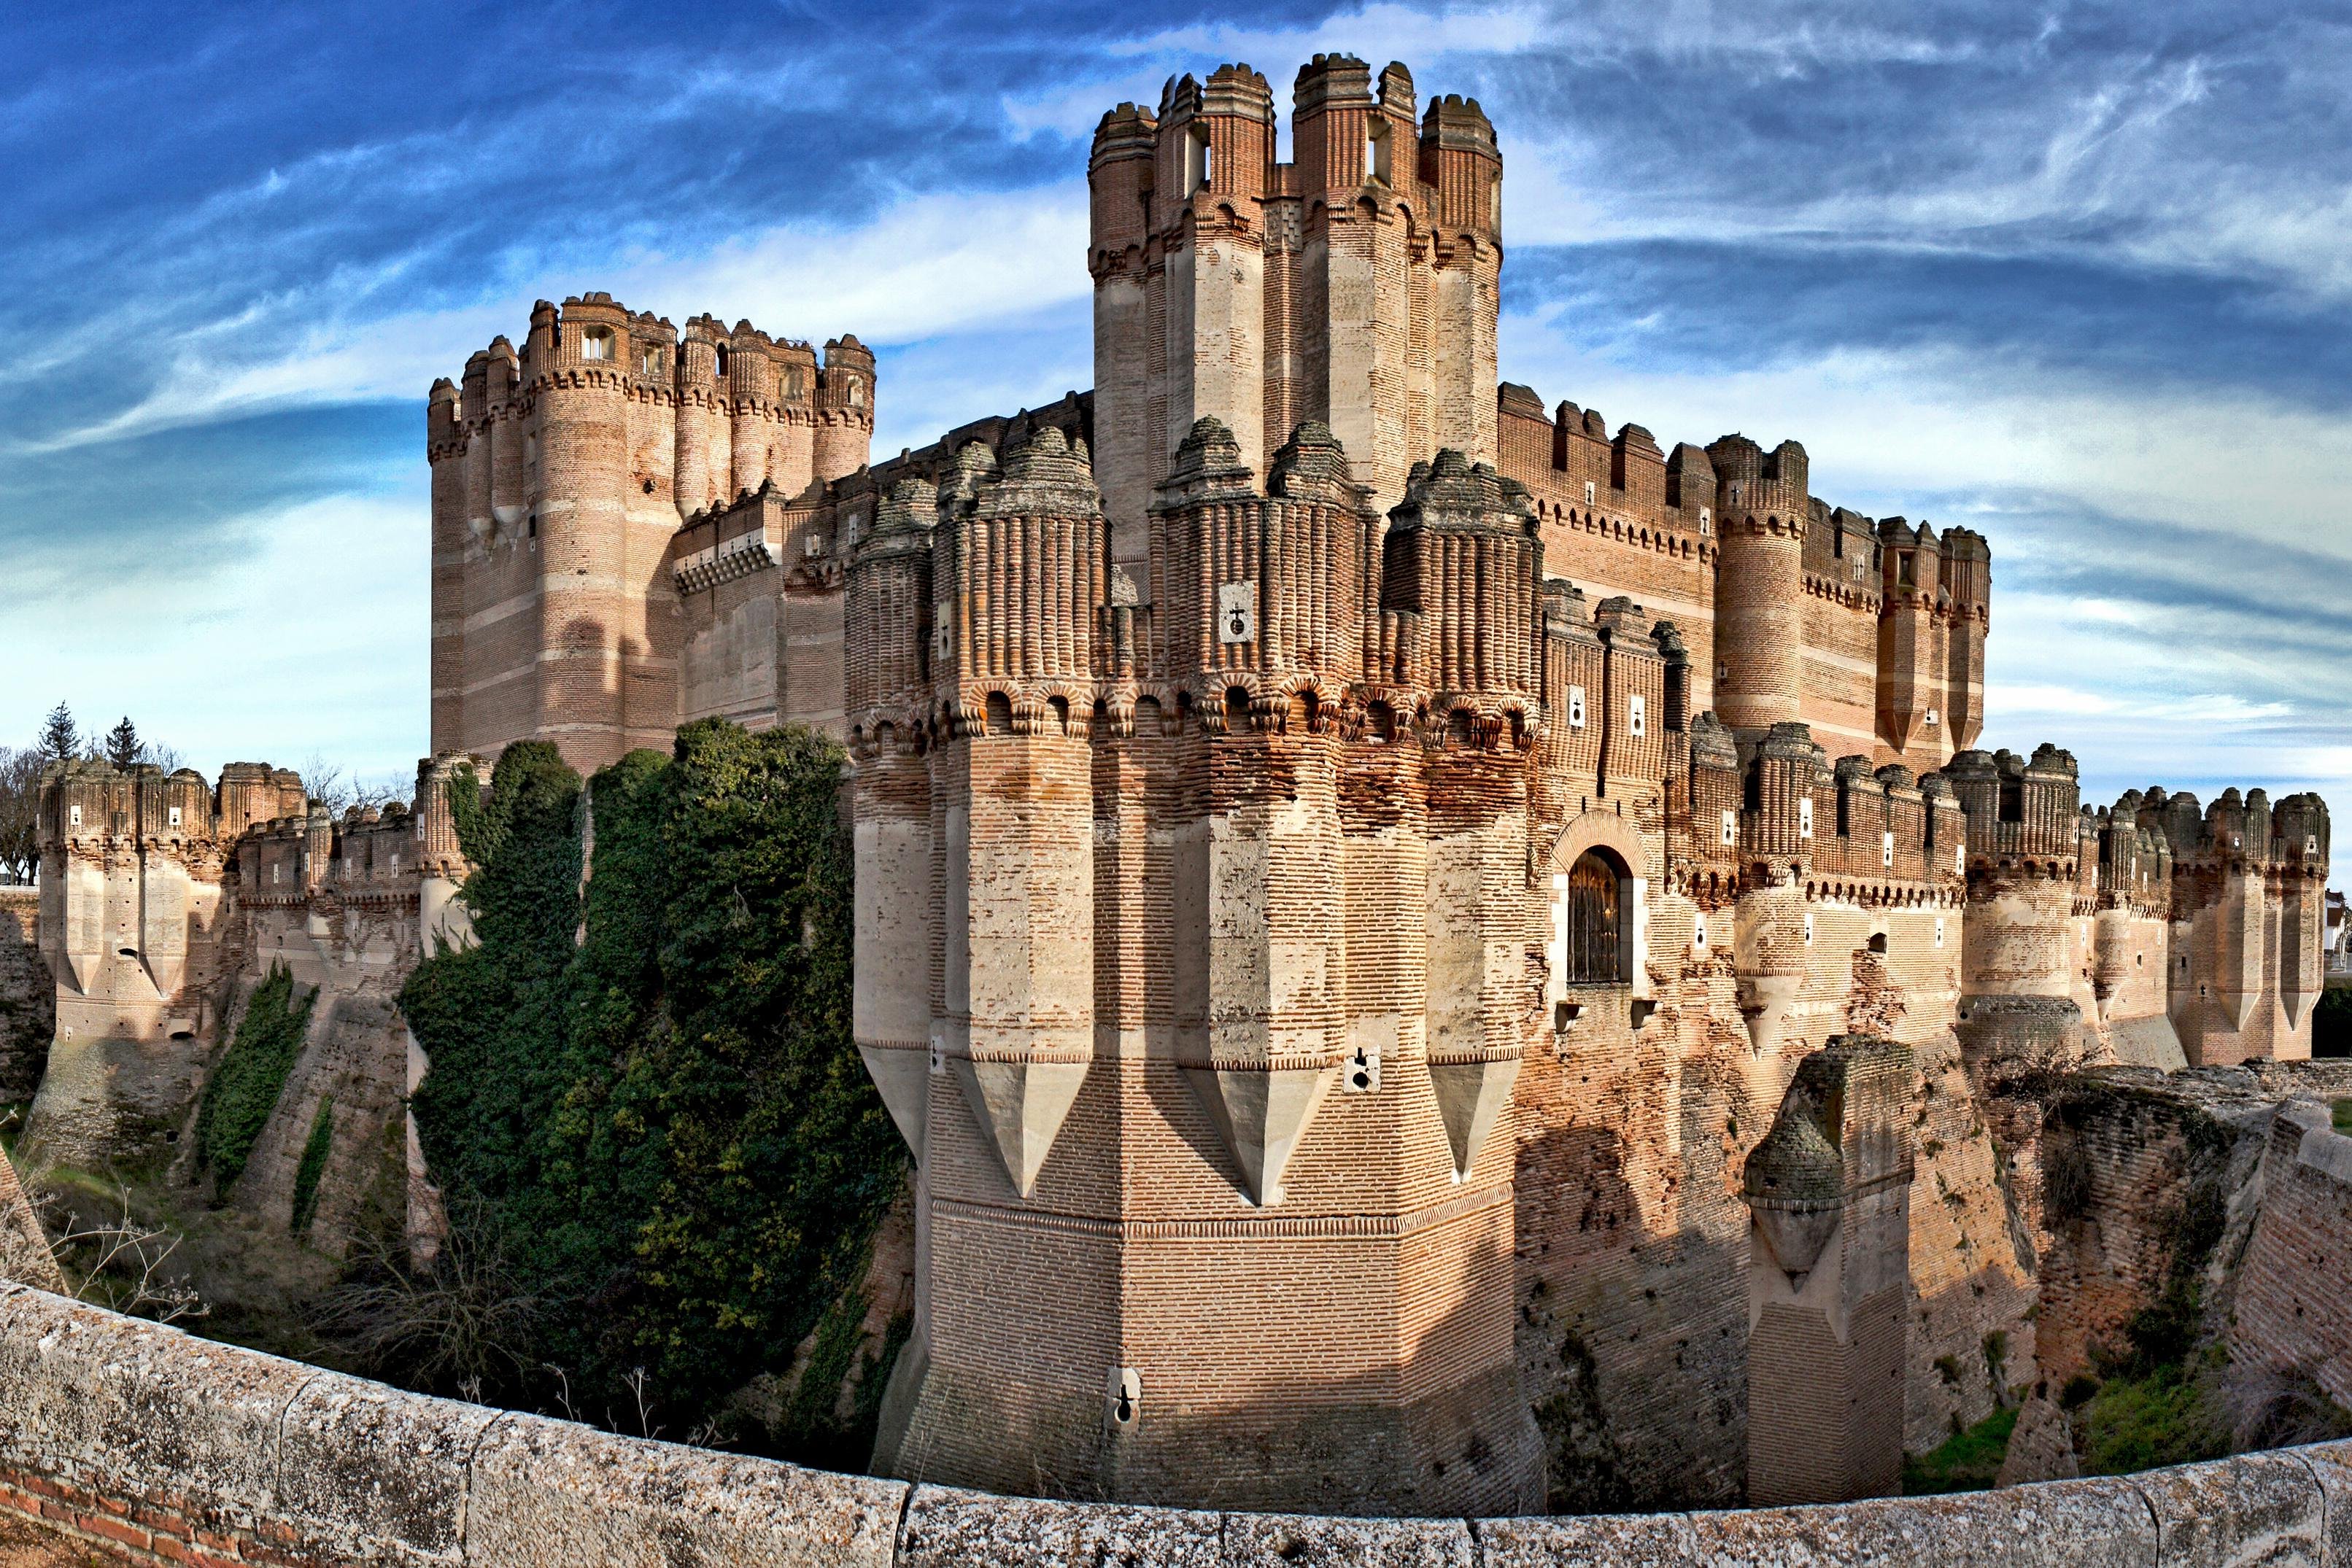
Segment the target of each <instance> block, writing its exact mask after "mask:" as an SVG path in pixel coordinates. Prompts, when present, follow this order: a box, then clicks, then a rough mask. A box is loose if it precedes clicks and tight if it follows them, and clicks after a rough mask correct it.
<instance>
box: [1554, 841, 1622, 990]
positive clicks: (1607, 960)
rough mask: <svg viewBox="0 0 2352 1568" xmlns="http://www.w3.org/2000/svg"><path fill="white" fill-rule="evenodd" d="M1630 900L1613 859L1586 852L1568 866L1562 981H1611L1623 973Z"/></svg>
mask: <svg viewBox="0 0 2352 1568" xmlns="http://www.w3.org/2000/svg"><path fill="white" fill-rule="evenodd" d="M1632 902H1633V901H1632V900H1631V899H1630V898H1628V897H1627V896H1626V894H1625V886H1624V879H1623V876H1622V872H1621V869H1620V868H1619V866H1618V865H1617V863H1616V862H1615V861H1613V860H1612V859H1611V858H1610V856H1609V855H1608V854H1607V853H1605V852H1602V851H1601V850H1587V851H1585V852H1583V853H1582V854H1580V855H1579V856H1577V857H1576V863H1575V864H1574V865H1572V866H1570V867H1569V869H1568V912H1567V938H1568V940H1567V952H1566V953H1565V955H1564V956H1563V960H1562V961H1563V966H1564V967H1563V969H1562V972H1561V976H1560V977H1561V979H1563V980H1564V981H1566V982H1567V983H1568V984H1570V985H1572V986H1575V985H1613V984H1615V983H1616V982H1617V981H1619V980H1622V979H1623V978H1624V977H1625V973H1626V967H1627V966H1626V962H1625V925H1626V921H1625V918H1624V915H1625V913H1626V911H1627V909H1628V907H1629V906H1630V905H1631V904H1632Z"/></svg>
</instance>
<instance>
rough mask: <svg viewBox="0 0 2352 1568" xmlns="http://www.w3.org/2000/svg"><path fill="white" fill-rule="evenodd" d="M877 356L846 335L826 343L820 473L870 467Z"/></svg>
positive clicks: (819, 402) (819, 394)
mask: <svg viewBox="0 0 2352 1568" xmlns="http://www.w3.org/2000/svg"><path fill="white" fill-rule="evenodd" d="M874 395H875V387H874V355H873V352H872V351H871V350H868V349H867V348H866V345H865V344H863V343H861V342H859V341H858V340H856V338H855V337H852V336H848V335H846V334H845V335H844V336H842V337H840V338H837V339H835V340H834V341H832V342H830V343H827V344H826V345H825V346H824V374H823V375H822V376H821V377H819V378H818V381H817V388H816V411H815V412H816V443H815V458H814V460H815V463H816V476H817V477H818V478H820V479H824V480H834V479H843V478H846V477H848V476H850V475H852V474H855V473H856V472H857V471H858V470H859V469H860V468H863V467H865V466H866V460H867V458H868V456H869V455H870V454H871V452H872V450H873V445H874Z"/></svg>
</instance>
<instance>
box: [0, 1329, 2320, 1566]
mask: <svg viewBox="0 0 2352 1568" xmlns="http://www.w3.org/2000/svg"><path fill="white" fill-rule="evenodd" d="M0 1414H4V1415H5V1418H0V1511H7V1512H15V1513H17V1514H21V1515H24V1516H26V1517H27V1518H31V1519H36V1520H38V1521H42V1522H43V1523H44V1524H46V1525H47V1527H48V1528H50V1529H52V1530H55V1531H62V1532H65V1533H68V1534H70V1535H74V1536H77V1537H79V1538H81V1539H83V1540H85V1541H87V1542H89V1543H90V1544H91V1545H92V1546H93V1547H96V1548H99V1549H100V1550H101V1551H104V1552H109V1553H110V1554H112V1555H114V1556H117V1557H119V1558H127V1559H130V1560H132V1561H138V1562H156V1563H208V1564H227V1563H250V1562H266V1563H279V1564H288V1565H293V1564H312V1563H319V1564H324V1563H416V1564H424V1563H467V1564H485V1565H491V1564H495V1565H497V1568H556V1565H558V1564H561V1565H562V1568H602V1565H606V1564H610V1565H614V1568H620V1565H624V1564H626V1565H629V1568H636V1565H639V1564H646V1563H662V1564H665V1565H666V1568H704V1565H708V1568H719V1565H721V1564H735V1563H759V1564H762V1565H776V1568H800V1565H803V1564H807V1565H812V1568H814V1565H816V1564H824V1565H827V1568H832V1565H836V1564H837V1565H843V1568H858V1565H866V1564H870V1565H873V1568H885V1565H904V1568H949V1565H950V1564H952V1565H957V1568H985V1565H991V1564H1003V1565H1005V1568H1013V1565H1016V1564H1017V1565H1027V1564H1041V1565H1043V1564H1052V1565H1055V1568H1107V1565H1112V1564H1116V1565H1118V1568H1212V1565H1215V1568H1238V1565H1240V1564H1255V1563H1263V1564H1267V1565H1269V1568H1271V1565H1276V1564H1292V1565H1297V1564H1307V1565H1310V1568H1311V1565H1314V1564H1335V1565H1337V1564H1346V1565H1349V1568H1374V1565H1381V1568H1387V1565H1394V1568H1454V1565H1456V1564H1459V1565H1463V1568H1537V1565H1539V1564H1541V1565H1567V1564H1579V1565H1581V1564H1594V1565H1599V1564H1604V1563H1606V1564H1615V1563H1624V1564H1631V1565H1635V1568H1639V1565H1643V1564H1653V1563H1708V1564H1712V1565H1717V1568H1733V1565H1737V1564H1767V1563H1771V1564H1790V1565H1800V1564H1801V1565H1804V1568H1839V1565H1843V1564H1856V1565H1860V1564H1865V1563H1866V1564H1871V1565H1873V1568H1900V1565H1904V1564H1913V1563H1916V1564H1920V1565H1922V1568H1926V1565H1928V1564H1934V1565H1936V1568H1957V1565H1969V1564H1979V1563H1982V1564H1992V1563H2003V1564H2009V1563H2021V1564H2044V1563H2046V1564H2052V1565H2060V1564H2063V1565H2064V1568H2097V1565H2101V1564H2106V1563H2142V1564H2158V1563H2162V1564H2197V1565H2200V1568H2203V1565H2208V1564H2210V1565H2216V1568H2218V1565H2221V1564H2236V1563H2265V1564H2287V1563H2311V1564H2328V1563H2344V1564H2352V1442H2347V1443H2333V1444H2323V1445H2319V1446H2315V1447H2312V1448H2293V1449H2281V1450H2277V1451H2274V1452H2270V1453H2261V1454H2249V1455H2245V1456H2242V1457H2241V1458H2233V1459H2222V1460H2217V1461H2214V1462H2212V1463H2210V1464H2202V1465H2189V1466H2184V1467H2181V1468H2179V1469H2168V1470H2153V1471H2149V1472H2147V1473H2146V1474H2142V1475H2137V1476H2128V1477H2121V1478H2115V1479H2095V1480H2081V1481H2057V1482H2052V1483H2049V1484H2046V1485H2041V1486H2026V1487H2016V1488H2011V1489H2010V1490H2003V1491H1992V1492H1969V1493H1962V1494H1958V1495H1956V1496H1951V1497H1938V1498H1888V1499H1883V1500H1874V1501H1869V1502H1857V1503H1847V1504H1842V1505H1837V1506H1831V1507H1819V1508H1788V1509H1759V1510H1752V1511H1737V1512H1714V1513H1687V1514H1677V1513H1667V1514H1640V1515H1617V1516H1602V1517H1584V1518H1549V1519H1489V1520H1467V1521H1465V1520H1459V1519H1434V1520H1430V1519H1423V1520H1376V1519H1375V1520H1367V1519H1330V1518H1313V1517H1305V1516H1289V1515H1276V1514H1245V1513H1213V1512H1192V1511H1175V1510H1162V1509H1150V1508H1127V1507H1111V1506H1103V1505H1097V1504H1088V1503H1069V1502H1051V1501H1042V1500H1033V1499H1024V1498H1002V1497H992V1496H987V1495H984V1494H981V1493H977V1492H968V1491H961V1490H955V1489H952V1488H945V1487H933V1486H926V1485H919V1484H918V1485H912V1486H910V1485H908V1484H907V1483H905V1482H902V1481H891V1480H877V1479H871V1478H869V1477H864V1476H845V1475H833V1474H829V1473H826V1472H824V1471H819V1470H808V1469H800V1468H799V1467H797V1466H793V1465H786V1464H779V1463H776V1462H774V1461H772V1460H766V1459H754V1458H742V1457H740V1456H736V1455H729V1454H721V1453H715V1452H711V1451H709V1450H706V1449H700V1448H681V1447H678V1446H677V1445H675V1444H669V1443H660V1442H650V1441H646V1440H643V1439H639V1438H631V1437H615V1436H614V1435H612V1434H610V1433H605V1432H600V1431H596V1430H594V1429H593V1428H591V1427H582V1426H578V1425H575V1424H573V1423H570V1422H564V1421H553V1420H549V1419H547V1418H545V1417H543V1416H525V1415H519V1414H515V1413H512V1412H506V1411H498V1410H491V1409H488V1408H485V1407H483V1406H474V1405H466V1404H461V1403H457V1402H456V1401H452V1400H445V1399H433V1398H427V1397H425V1396H420V1395H413V1394H405V1393H402V1392H401V1391H399V1390H397V1389H394V1388H389V1387H386V1386H384V1385H382V1384H376V1383H370V1382H368V1381H366V1380H364V1379H362V1378H356V1377H349V1376H345V1375H342V1374H340V1373H333V1372H324V1371H320V1370H319V1369H318V1368H315V1367H310V1366H304V1365H301V1364H299V1363H295V1362H289V1361H281V1360H279V1359H278V1358H277V1357H275V1356H269V1355H263V1354H259V1353H257V1352H255V1351H249V1350H244V1349H240V1348H237V1347H236V1346H233V1345H225V1344H217V1343H213V1342H210V1341H207V1340H201V1339H196V1338H194V1337H192V1336H190V1335H188V1334H185V1333H181V1332H180V1331H178V1330H176V1329H170V1328H163V1327H161V1326H159V1325H156V1324H154V1323H150V1322H142V1321H139V1320H136V1319H131V1318H125V1317H121V1316H119V1315H117V1314H114V1313H111V1312H104V1311H101V1310H100V1309H97V1308H94V1307H88V1306H84V1305H81V1304H79V1303H78V1302H75V1301H68V1300H66V1299H64V1298H62V1297H58V1296H54V1295H50V1294H47V1292H44V1291H36V1290H32V1289H29V1288H27V1287H25V1286H21V1285H6V1286H0Z"/></svg>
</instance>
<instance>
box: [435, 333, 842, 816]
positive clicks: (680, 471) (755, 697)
mask: <svg viewBox="0 0 2352 1568" xmlns="http://www.w3.org/2000/svg"><path fill="white" fill-rule="evenodd" d="M874 392H875V378H874V356H873V355H872V353H870V352H869V351H868V350H866V348H865V347H864V346H863V345H862V344H860V343H859V342H858V341H857V340H856V338H854V337H844V338H842V339H839V340H836V341H834V342H831V343H827V344H826V345H825V347H824V355H823V359H822V362H820V360H819V356H818V354H817V351H816V350H814V349H813V348H811V347H810V346H809V345H808V344H806V343H801V342H794V341H791V340H778V339H773V338H771V337H769V336H768V335H767V334H766V333H763V332H761V331H759V330H757V329H754V328H753V327H752V326H751V323H750V322H748V321H746V322H739V323H737V324H736V326H735V328H734V329H733V330H732V331H731V332H730V331H729V330H728V329H726V328H724V327H723V326H721V325H720V324H719V322H718V321H716V320H714V319H711V318H709V317H707V316H704V317H696V318H694V319H691V320H689V321H688V322H687V324H686V326H685V328H684V329H683V330H680V329H677V328H674V327H673V326H671V324H670V323H669V322H668V321H667V320H665V319H658V318H656V317H655V316H653V315H651V314H649V313H641V312H632V311H630V310H628V309H626V308H624V307H622V306H620V305H616V304H615V303H614V301H613V298H612V296H611V295H609V294H601V293H591V294H587V295H584V296H581V297H577V298H571V299H567V300H566V301H564V303H563V305H562V308H557V307H556V306H554V305H552V304H550V303H548V302H547V301H545V300H541V302H540V303H539V304H538V305H537V306H535V307H534V308H533V309H532V311H531V319H530V332H529V334H528V336H527V337H526V338H525V339H524V341H523V346H522V348H521V350H520V351H518V350H516V349H515V348H514V346H513V345H512V344H511V343H509V341H508V340H506V339H504V338H499V339H498V340H495V341H493V342H492V343H491V345H490V346H489V348H488V349H487V350H483V351H482V352H480V353H478V354H476V355H475V356H474V357H473V358H472V359H471V360H469V361H467V365H466V371H465V374H464V377H463V378H462V380H461V381H460V382H448V381H446V380H445V381H441V382H436V383H434V387H433V391H432V394H431V398H430V401H429V403H428V406H427V411H426V420H425V447H426V454H427V456H428V459H429V461H430V463H431V466H432V472H433V487H432V488H433V561H434V566H433V748H434V750H435V751H436V753H446V752H456V751H471V752H475V753H478V754H480V755H483V756H488V757H495V756H496V755H497V754H498V753H499V751H500V750H502V749H503V748H504V747H506V746H507V745H508V744H509V742H511V741H514V740H518V739H522V738H526V737H538V738H544V739H550V740H553V741H554V742H556V744H557V745H558V746H560V747H562V749H563V752H564V756H565V758H566V759H567V760H568V761H570V762H571V763H572V765H573V766H574V767H576V768H580V769H581V770H582V771H583V772H585V771H589V770H592V769H593V768H598V767H601V766H603V765H604V764H605V763H607V762H611V761H613V760H614V759H616V758H619V757H620V756H621V754H622V753H623V752H625V751H626V750H628V749H630V748H631V747H638V746H654V747H667V745H668V743H669V737H670V735H671V732H672V731H674V730H675V729H676V728H677V725H678V723H679V722H680V719H681V716H688V714H689V713H690V712H691V713H701V712H740V713H744V714H756V715H760V716H763V717H765V718H766V719H767V721H768V722H775V720H776V717H777V716H779V714H781V715H782V716H795V717H796V716H802V715H803V714H806V715H808V716H815V717H822V716H825V715H827V714H828V713H830V712H832V711H833V710H834V709H835V708H837V706H838V698H837V695H836V693H837V687H838V685H839V676H838V674H837V664H828V663H827V661H826V659H825V656H824V652H823V646H822V644H823V643H824V634H823V632H822V630H821V626H820V627H818V628H809V627H800V626H796V625H794V624H793V622H795V620H796V619H801V618H803V617H800V616H796V614H795V613H794V612H796V611H800V610H803V608H804V607H803V606H799V605H796V604H795V603H794V602H793V601H794V600H795V599H796V598H808V597H813V598H814V599H816V600H817V601H819V605H820V612H819V615H818V621H819V622H821V623H822V622H825V621H826V620H828V619H829V620H831V621H835V622H837V620H838V609H837V595H836V596H835V606H836V607H835V610H834V612H833V613H832V615H831V616H830V617H829V618H828V617H825V616H824V614H823V612H822V604H823V601H824V599H825V596H826V594H827V593H828V591H830V590H829V587H828V585H827V584H826V583H824V580H823V578H824V573H823V571H822V570H821V569H820V570H818V571H817V572H816V573H815V574H814V578H815V580H813V581H812V580H806V574H803V580H798V581H792V582H790V583H789V586H787V585H786V583H787V578H786V577H785V576H772V577H771V578H770V579H769V580H768V584H769V585H768V587H767V590H766V592H765V594H764V595H763V596H762V602H761V605H760V606H758V607H753V606H751V605H750V604H747V603H746V602H744V601H743V600H744V597H745V596H743V595H741V594H738V595H735V596H731V597H732V598H733V599H734V600H735V602H730V603H727V604H719V603H714V602H711V601H709V600H707V599H706V600H704V601H700V602H697V601H695V600H694V598H693V595H694V594H695V593H696V592H698V591H699V592H703V593H708V592H709V590H710V588H711V587H712V586H713V584H711V583H709V582H704V583H702V584H701V585H700V587H699V589H695V588H690V587H689V586H688V584H687V583H686V582H685V581H682V580H680V578H679V575H678V567H679V565H680V562H679V560H678V559H677V550H676V547H677V543H678V536H679V532H680V527H681V524H682V523H684V522H686V521H688V520H689V519H692V518H694V517H698V515H706V514H709V513H711V512H713V510H714V509H718V510H724V511H729V512H733V511H735V510H738V509H739V508H742V507H743V504H744V503H748V502H750V501H751V499H752V498H753V497H760V498H761V506H759V507H757V508H753V509H755V510H756V511H757V512H759V513H761V514H765V513H767V512H770V511H772V506H770V505H769V504H768V503H769V502H771V501H772V500H773V499H775V498H781V499H782V500H783V501H786V502H790V501H801V502H803V503H814V502H818V501H821V500H822V499H823V498H824V495H825V493H826V487H827V486H829V485H830V483H831V482H832V481H835V480H839V479H843V478H846V477H848V476H851V475H854V474H856V473H857V472H859V471H860V470H862V469H863V468H864V467H865V465H866V452H867V447H868V445H869V444H870V440H871V436H872V433H873V428H874ZM767 520H768V518H767V517H765V516H764V515H762V516H759V517H755V518H754V523H755V527H756V526H757V525H759V524H764V523H765V522H766V521H767ZM727 531H728V532H729V533H730V535H732V534H739V533H741V532H743V531H745V530H743V529H741V528H732V529H730V530H727ZM761 531H764V530H761ZM714 542H715V541H714ZM776 542H777V543H778V544H780V545H781V543H782V540H781V539H779V540H777V541H776ZM802 555H803V552H801V551H797V550H796V551H795V552H794V553H793V556H792V558H791V559H783V558H782V554H781V552H776V553H771V554H769V555H767V556H765V557H764V558H763V559H760V560H758V561H757V562H756V564H757V565H759V566H762V567H777V568H781V569H782V572H783V573H784V574H791V573H793V572H794V571H795V570H797V569H798V567H799V566H800V564H801V560H802ZM713 564H714V565H718V564H721V563H719V562H718V561H717V560H716V559H714V561H713ZM724 564H726V565H727V566H728V567H729V569H730V570H737V569H740V568H743V567H746V566H749V565H751V564H754V563H752V562H747V561H744V560H741V559H736V560H733V561H731V562H727V563H724ZM738 574H739V575H740V571H739V573H738ZM837 586H838V585H837V583H835V584H832V585H830V587H831V588H837ZM813 636H814V644H813V643H812V641H811V639H812V637H813ZM689 652H691V655H692V661H691V663H690V664H688V663H687V661H688V655H689ZM813 661H814V668H810V667H809V666H810V665H811V664H812V662H813ZM795 664H799V665H801V666H803V671H802V673H803V675H804V677H805V678H804V679H803V681H802V682H800V683H798V686H797V688H796V686H795V683H793V680H792V674H793V666H794V665H795ZM828 674H829V675H830V678H829V679H827V678H826V676H827V675H828Z"/></svg>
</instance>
